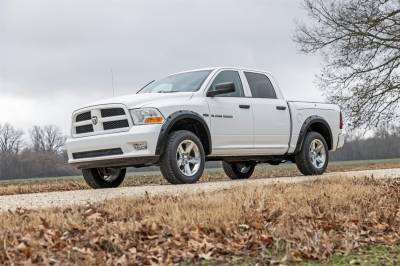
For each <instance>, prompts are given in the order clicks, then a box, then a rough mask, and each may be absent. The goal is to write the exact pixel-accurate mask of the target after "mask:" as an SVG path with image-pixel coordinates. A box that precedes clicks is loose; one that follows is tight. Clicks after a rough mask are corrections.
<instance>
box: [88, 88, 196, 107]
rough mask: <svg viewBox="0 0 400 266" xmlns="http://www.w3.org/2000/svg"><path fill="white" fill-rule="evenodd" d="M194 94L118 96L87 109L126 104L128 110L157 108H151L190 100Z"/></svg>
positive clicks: (92, 104)
mask: <svg viewBox="0 0 400 266" xmlns="http://www.w3.org/2000/svg"><path fill="white" fill-rule="evenodd" d="M192 94H193V93H192V92H174V93H140V94H130V95H125V96H118V97H112V98H107V99H103V100H99V101H96V102H92V103H90V104H88V105H86V106H85V107H90V106H95V105H103V104H124V105H125V106H126V107H127V108H128V109H130V108H141V107H157V106H151V105H153V104H156V103H155V102H157V101H168V100H169V99H177V98H183V100H184V99H186V98H187V99H189V98H190V97H191V96H192Z"/></svg>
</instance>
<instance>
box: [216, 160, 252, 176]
mask: <svg viewBox="0 0 400 266" xmlns="http://www.w3.org/2000/svg"><path fill="white" fill-rule="evenodd" d="M244 168H246V169H245V171H243V170H244ZM255 168H256V166H255V164H254V163H250V162H237V163H228V162H222V169H224V172H225V174H226V175H227V176H228V177H229V178H230V179H248V178H250V177H251V176H252V175H253V173H254V169H255Z"/></svg>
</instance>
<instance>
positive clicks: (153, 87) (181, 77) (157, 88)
mask: <svg viewBox="0 0 400 266" xmlns="http://www.w3.org/2000/svg"><path fill="white" fill-rule="evenodd" d="M210 73H211V70H200V71H193V72H186V73H181V74H175V75H171V76H168V77H165V78H163V79H160V80H156V81H154V82H152V83H150V84H148V85H146V86H145V87H144V88H143V89H141V90H140V91H139V92H138V93H171V92H194V91H198V90H199V89H200V87H201V85H202V84H203V82H204V81H205V80H206V78H207V77H208V75H209V74H210Z"/></svg>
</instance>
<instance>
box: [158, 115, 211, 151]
mask: <svg viewBox="0 0 400 266" xmlns="http://www.w3.org/2000/svg"><path fill="white" fill-rule="evenodd" d="M182 119H191V120H195V121H196V122H199V123H200V124H201V125H202V127H203V128H204V130H205V132H206V134H207V138H208V142H209V143H208V144H209V145H207V146H208V147H204V150H205V152H206V154H210V153H211V133H210V129H209V128H208V125H207V123H206V121H205V120H204V119H203V117H201V116H200V115H199V114H197V113H195V112H193V111H189V110H182V111H177V112H175V113H172V114H171V115H170V116H168V117H167V118H166V119H165V122H164V124H163V125H162V127H161V131H160V135H159V137H158V141H157V147H156V155H158V156H160V155H161V153H162V152H163V150H164V148H165V145H166V142H167V140H168V135H169V133H170V132H171V129H172V128H173V127H174V125H175V124H176V123H177V122H178V121H180V120H182ZM202 141H203V140H202Z"/></svg>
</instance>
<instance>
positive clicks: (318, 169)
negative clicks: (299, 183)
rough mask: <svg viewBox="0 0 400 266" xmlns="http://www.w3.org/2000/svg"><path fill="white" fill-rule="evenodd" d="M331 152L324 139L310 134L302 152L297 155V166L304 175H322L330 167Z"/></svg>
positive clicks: (315, 133) (315, 134) (316, 134)
mask: <svg viewBox="0 0 400 266" xmlns="http://www.w3.org/2000/svg"><path fill="white" fill-rule="evenodd" d="M328 161H329V152H328V145H327V144H326V141H325V139H324V137H323V136H322V135H321V134H319V133H317V132H313V131H312V132H308V133H307V135H306V137H305V139H304V142H303V146H302V148H301V151H300V152H299V153H298V154H297V155H296V165H297V168H298V169H299V170H300V172H301V173H302V174H304V175H322V174H323V173H324V172H325V170H326V168H327V167H328Z"/></svg>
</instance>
